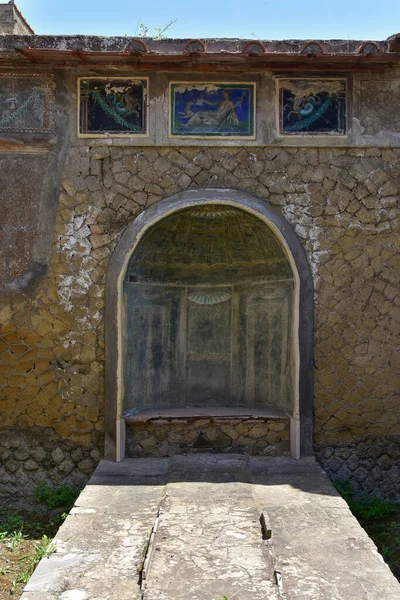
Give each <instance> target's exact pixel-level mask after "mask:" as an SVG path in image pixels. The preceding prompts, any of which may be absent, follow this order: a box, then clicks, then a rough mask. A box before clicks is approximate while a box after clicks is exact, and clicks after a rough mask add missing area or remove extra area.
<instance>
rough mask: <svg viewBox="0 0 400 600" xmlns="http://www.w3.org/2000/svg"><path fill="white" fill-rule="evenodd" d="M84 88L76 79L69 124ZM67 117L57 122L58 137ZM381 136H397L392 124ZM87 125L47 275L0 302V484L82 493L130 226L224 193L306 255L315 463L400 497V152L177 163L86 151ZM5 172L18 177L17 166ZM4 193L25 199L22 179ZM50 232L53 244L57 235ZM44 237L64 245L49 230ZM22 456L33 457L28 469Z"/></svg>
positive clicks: (299, 151)
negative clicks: (271, 210) (175, 199)
mask: <svg viewBox="0 0 400 600" xmlns="http://www.w3.org/2000/svg"><path fill="white" fill-rule="evenodd" d="M376 81H377V82H378V83H379V82H381V84H382V86H383V87H384V86H385V85H386V83H385V82H384V81H383V80H382V81H381V79H380V78H379V77H378V78H376ZM378 83H377V85H378ZM75 84H76V81H75V78H74V77H72V76H71V85H70V88H69V94H70V96H69V108H70V111H71V112H73V108H72V107H73V106H74V105H75V104H74V103H75V101H76V96H75V95H74V94H75V92H74V91H73V90H74V89H75V87H74V86H75ZM381 84H379V85H381ZM391 85H392V84H391ZM360 86H361V79H360V80H359V81H358V83H357V89H358V90H359V89H361V88H360ZM393 86H395V84H393V85H392V87H391V89H392V88H393V89H394V87H393ZM378 87H379V86H378ZM385 89H386V88H385ZM357 93H358V92H357ZM392 96H393V94H392ZM64 99H65V94H64ZM392 104H393V102H392ZM373 110H374V109H373V107H372V105H370V104H368V105H367V104H365V103H364V104H363V111H364V113H363V114H364V117H363V118H364V122H362V123H361V124H362V126H363V127H366V131H367V133H368V134H371V135H373V134H374V133H375V132H377V134H379V131H381V130H382V127H378V126H377V125H376V121H375V117H374V113H373ZM65 112H66V111H63V110H60V112H59V114H58V117H57V119H58V121H60V118H61V117H60V115H65ZM164 117H165V115H164ZM382 119H383V117H382V118H381V121H382ZM385 119H386V120H385ZM382 122H385V124H386V125H387V126H389V125H390V116H385V118H384V119H383V121H382ZM374 123H375V124H374ZM75 125H76V123H75V122H74V121H73V122H72V124H71V129H70V142H71V143H70V148H69V151H68V154H67V159H66V164H65V168H64V170H63V173H62V188H61V193H60V194H59V198H58V210H57V217H56V224H55V228H54V231H53V244H52V252H51V256H50V262H49V267H48V270H47V273H46V275H45V277H44V278H43V279H42V280H41V281H40V282H39V283H38V285H37V288H36V290H35V291H32V292H30V293H21V292H20V291H19V292H13V291H8V292H4V293H3V294H2V304H1V307H0V323H1V327H0V398H1V401H0V410H1V436H2V440H4V439H6V440H8V441H7V443H2V444H1V451H0V459H1V461H2V462H1V464H2V466H1V468H0V483H3V484H4V485H7V486H8V487H7V489H12V488H13V486H14V488H13V489H18V488H19V487H20V485H19V481H24V482H25V481H29V482H31V484H32V485H33V484H34V482H35V481H36V480H37V478H38V477H39V476H40V477H41V476H42V475H43V473H47V474H50V475H49V476H50V477H52V478H53V479H54V480H57V478H59V477H60V476H61V474H64V475H65V476H67V475H68V476H70V477H71V481H73V480H74V478H73V477H72V475H73V474H74V473H75V474H76V477H77V478H78V479H79V477H81V475H82V476H87V475H88V473H89V471H90V469H89V463H85V464H84V465H83V466H82V464H81V463H82V460H86V459H88V457H90V460H91V461H92V467H91V468H93V467H94V464H95V462H96V460H98V457H99V456H100V453H101V452H102V451H103V445H104V442H103V429H104V425H103V417H104V328H105V323H104V289H105V277H106V270H107V267H108V264H109V260H110V256H111V254H112V251H113V249H114V247H115V244H116V242H117V241H118V240H119V238H120V236H121V234H122V232H123V230H124V228H125V226H126V225H127V224H128V223H130V222H131V221H132V220H133V219H134V218H135V217H136V216H137V215H138V214H140V212H141V211H143V210H144V209H145V208H146V207H148V206H150V205H151V204H154V203H156V202H158V201H159V200H161V199H162V198H165V197H167V196H170V195H172V194H175V193H177V192H180V191H184V190H187V189H195V188H202V187H222V188H233V189H236V190H244V191H246V192H250V193H253V194H255V195H256V196H258V197H259V198H261V199H265V200H266V201H268V202H269V203H270V204H271V205H272V206H274V207H275V208H276V209H277V210H279V211H280V212H281V213H282V214H283V216H284V217H285V218H286V219H287V220H288V221H289V222H290V223H291V224H292V225H293V227H294V229H295V231H296V233H297V235H298V236H299V238H300V239H301V240H302V242H303V244H304V248H305V250H306V253H307V257H308V260H309V263H310V265H311V268H312V273H313V278H314V286H315V346H314V353H315V373H314V377H315V398H314V411H315V418H314V441H315V444H316V449H317V456H318V457H320V459H321V461H322V462H323V464H324V465H325V466H326V467H327V468H328V470H329V472H330V473H331V474H332V476H333V477H337V478H343V477H345V476H347V475H351V476H352V477H355V478H356V479H357V477H358V479H357V481H358V482H359V487H361V488H362V487H363V486H364V488H365V489H366V490H367V491H368V490H370V489H371V481H375V482H378V483H380V484H381V486H382V489H384V490H386V492H387V493H391V494H395V495H396V494H397V496H400V491H399V490H398V488H396V489H395V488H394V487H393V486H392V485H391V484H390V482H389V483H385V481H389V480H390V481H392V479H393V477H394V475H393V474H394V473H397V471H396V470H393V469H397V467H396V464H397V462H396V461H398V453H397V450H396V451H395V450H394V448H395V447H398V445H399V442H398V440H399V439H400V422H399V421H400V417H399V412H398V406H399V386H398V380H397V379H396V374H397V373H398V372H399V367H400V364H399V362H400V361H399V356H398V351H397V349H398V347H399V337H400V336H399V334H400V294H399V288H398V283H399V266H400V265H399V262H400V260H399V256H400V255H399V245H400V237H399V220H398V219H399V217H398V202H399V190H400V175H399V173H400V169H399V167H400V149H398V148H390V147H386V148H381V147H330V148H328V147H323V146H322V145H321V144H322V142H319V143H320V147H305V146H303V147H295V146H293V147H288V146H287V147H282V146H262V145H257V146H255V145H248V146H246V147H240V146H234V145H229V146H222V145H220V146H218V147H210V146H206V145H204V144H205V142H204V141H202V142H201V143H202V146H201V147H200V146H198V145H196V146H189V145H185V146H182V147H179V146H177V145H176V143H177V141H176V140H175V141H174V143H175V146H174V147H170V146H157V147H155V146H149V145H146V146H135V145H130V144H129V143H128V140H123V141H117V140H113V141H112V144H111V143H110V144H108V142H107V140H102V141H101V142H99V141H96V143H94V142H93V144H92V143H91V140H77V139H76V134H75ZM396 126H397V125H396ZM378 130H379V131H378ZM65 134H66V131H65ZM357 135H358V134H357ZM360 135H361V134H360ZM359 139H361V138H359ZM187 143H188V141H187V140H186V144H187ZM220 143H221V142H220ZM290 143H291V144H293V143H294V142H293V139H292V140H291V141H290ZM307 143H309V144H310V143H311V142H310V141H308V142H307ZM337 143H338V142H337ZM252 144H254V142H253V143H252ZM63 151H66V147H65V148H64V150H63ZM43 156H44V155H43ZM25 159H26V162H25V164H27V163H28V162H29V160H30V159H29V158H28V157H26V155H24V156H23V158H21V157H20V158H18V160H23V161H25ZM6 160H9V164H11V165H12V164H14V163H15V164H17V162H18V161H16V159H15V155H14V154H12V153H11V154H10V157H9V158H7V159H6ZM37 160H38V161H39V162H40V161H46V159H45V158H42V156H41V157H38V158H37ZM7 164H8V163H7ZM35 164H36V163H35ZM37 164H39V163H37ZM46 164H47V163H46ZM61 164H62V161H60V162H59V166H60V165H61ZM26 168H27V169H28V171H29V168H28V167H26ZM35 169H36V167H35ZM3 172H4V171H3ZM9 172H10V173H11V171H9ZM54 173H57V170H56V169H54ZM37 178H38V175H37V173H36V171H35V172H34V171H32V178H31V179H32V185H31V187H32V199H31V201H30V200H29V199H28V198H26V200H27V202H26V206H27V211H30V212H29V215H31V216H29V219H28V218H27V214H26V212H25V213H24V219H25V220H24V228H25V229H24V230H23V231H21V247H22V246H23V247H24V248H26V251H25V250H24V253H21V256H20V259H19V260H20V263H17V258H18V252H16V253H15V257H16V258H15V261H14V262H13V263H11V262H10V261H9V262H5V263H4V264H5V268H6V272H5V273H4V276H16V275H18V274H20V273H22V271H23V270H24V269H25V268H26V266H27V264H28V262H29V260H30V255H29V248H28V245H25V246H24V245H23V244H24V242H23V236H29V235H33V234H34V232H36V231H37V223H36V222H35V213H36V208H35V207H36V204H35V202H36V200H35V198H36V195H37V194H38V193H39V192H37V194H36V193H35V189H36V187H37V185H38V183H37ZM14 179H15V177H14ZM7 181H8V185H9V188H8V189H11V190H12V189H13V185H14V182H13V178H12V177H9V179H8V180H7ZM7 181H6V183H7ZM16 185H17V184H16ZM39 187H40V186H39ZM3 189H4V188H3ZM10 193H11V192H10ZM52 193H53V192H52ZM6 194H7V193H6ZM25 197H26V196H25V194H24V198H25ZM5 198H6V200H7V202H8V201H9V200H10V204H9V206H10V212H7V215H6V216H7V218H8V219H10V227H13V228H18V226H19V225H18V218H17V217H18V215H17V217H16V219H15V220H14V221H12V218H11V217H12V215H13V212H12V208H13V202H12V194H11V196H10V195H9V196H7V195H6V196H5ZM55 200H56V198H54V201H55ZM7 206H8V205H7ZM45 212H46V211H45ZM36 217H37V215H36ZM28 221H30V223H28ZM7 226H8V225H7ZM40 227H41V231H42V232H43V231H44V230H45V228H46V222H43V223H41V224H40ZM29 228H31V229H29ZM47 229H48V233H51V219H50V220H49V224H48V228H47ZM14 234H15V232H13V235H14ZM2 235H10V233H9V232H8V233H4V234H2ZM40 235H42V234H40ZM14 238H15V239H16V240H18V236H17V235H16V234H15V235H14ZM14 238H13V239H14ZM15 244H16V245H15V248H17V242H15ZM5 245H6V246H7V242H5ZM7 260H8V259H7ZM6 432H9V433H7V436H6ZM146 435H147V437H151V435H149V432H147V433H146ZM233 435H234V434H233ZM4 436H6V437H4ZM388 436H389V437H388ZM146 439H147V438H146ZM10 440H14V441H12V443H11V442H10ZM227 443H228V442H227ZM7 444H8V445H7ZM17 444H18V446H19V445H23V447H24V452H22V454H18V456H19V457H20V458H18V456H17V457H16V456H15V453H16V452H17V451H18V448H17ZM45 444H46V445H45ZM396 445H397V446H396ZM37 448H42V450H38V449H37ZM57 448H60V450H61V451H62V452H63V458H62V460H60V462H59V463H57V458H56V459H55V458H54V456H53V454H52V453H53V452H54V451H55V450H56V449H57ZM360 448H361V451H360ZM376 448H379V452H380V453H379V456H375V454H376V450H375V449H376ZM92 452H93V453H94V454H93V455H92V454H91V453H92ZM360 452H361V453H362V454H363V455H362V456H361V455H360ZM43 453H45V454H43ZM58 455H59V456H61V455H60V454H59V453H58ZM58 455H57V456H58ZM38 456H43V458H42V459H40V460H39V458H38ZM352 456H355V457H356V458H357V460H356V459H354V460H353V459H352V460H350V458H351V457H352ZM357 461H358V462H357ZM377 461H378V462H379V465H378V466H379V469H380V470H379V473H378V472H377V471H376V468H377ZM34 463H35V469H32V467H33V466H34ZM10 464H11V465H12V466H11V467H10ZM15 464H17V467H16V468H15V469H14V466H15ZM57 465H58V466H57ZM60 465H64V466H60ZM351 465H353V467H354V468H353V467H352V466H351ZM36 466H37V467H38V468H37V469H36ZM70 467H71V468H70ZM360 467H361V468H362V469H363V471H360V470H358V469H359V468H360ZM13 469H14V470H13ZM69 469H70V470H69ZM357 470H358V471H357ZM357 472H358V475H356V473H357ZM360 473H361V475H360ZM365 473H367V475H366V476H365V477H364V474H365ZM74 477H75V476H74ZM368 482H369V483H368ZM385 486H386V487H385ZM389 488H390V489H389ZM396 490H397V491H396ZM386 492H385V493H386Z"/></svg>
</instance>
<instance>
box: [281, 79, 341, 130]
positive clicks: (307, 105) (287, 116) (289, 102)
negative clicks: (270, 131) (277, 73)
mask: <svg viewBox="0 0 400 600" xmlns="http://www.w3.org/2000/svg"><path fill="white" fill-rule="evenodd" d="M279 113H280V132H281V134H283V135H288V134H289V135H296V134H303V135H304V134H311V135H318V134H319V135H321V134H322V135H344V134H345V133H346V81H345V80H343V79H326V80H322V79H290V80H289V79H285V80H280V82H279Z"/></svg>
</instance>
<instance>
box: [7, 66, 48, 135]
mask: <svg viewBox="0 0 400 600" xmlns="http://www.w3.org/2000/svg"><path fill="white" fill-rule="evenodd" d="M54 96H55V84H54V80H53V78H52V77H51V75H47V76H46V74H45V73H38V74H32V73H30V74H25V73H12V74H11V73H6V74H3V73H1V74H0V133H3V132H4V133H40V134H45V133H51V130H52V129H53V126H54V123H55V118H54V115H55V106H54Z"/></svg>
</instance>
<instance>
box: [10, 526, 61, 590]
mask: <svg viewBox="0 0 400 600" xmlns="http://www.w3.org/2000/svg"><path fill="white" fill-rule="evenodd" d="M33 548H34V551H33V553H32V554H28V555H26V556H22V557H21V558H20V559H19V560H20V561H21V562H23V563H24V570H23V571H21V573H20V574H19V575H18V577H17V578H16V579H15V580H14V582H13V588H15V587H16V586H17V585H18V584H20V583H24V584H25V583H27V581H28V580H29V578H30V576H31V575H32V573H33V571H34V570H35V569H36V567H37V565H38V564H39V562H40V561H41V560H42V558H48V557H49V556H51V555H52V554H53V553H54V552H56V546H55V545H54V544H53V542H52V541H51V540H50V539H49V538H48V537H47V535H44V536H43V537H42V539H41V540H39V541H38V542H35V543H34V544H33Z"/></svg>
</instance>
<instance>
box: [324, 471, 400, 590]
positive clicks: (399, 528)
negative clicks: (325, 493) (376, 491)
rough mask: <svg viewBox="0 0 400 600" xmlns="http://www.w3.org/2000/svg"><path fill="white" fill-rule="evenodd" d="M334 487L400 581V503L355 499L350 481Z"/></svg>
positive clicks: (363, 498)
mask: <svg viewBox="0 0 400 600" xmlns="http://www.w3.org/2000/svg"><path fill="white" fill-rule="evenodd" d="M334 484H335V487H336V489H337V491H338V492H339V494H340V495H341V496H343V498H344V499H345V500H346V502H347V504H348V505H349V508H350V510H351V512H352V513H353V515H354V516H355V517H356V519H357V520H358V521H359V523H360V524H361V525H362V527H363V528H364V529H365V531H366V532H367V533H368V535H369V536H370V538H371V539H372V540H373V541H374V542H375V544H376V546H377V548H378V550H379V552H380V553H381V555H382V556H383V558H384V560H385V562H386V563H387V564H388V565H389V567H390V569H391V570H392V572H393V574H394V575H395V576H396V577H397V579H398V580H399V581H400V503H399V502H392V501H390V500H382V498H379V497H378V496H361V497H360V498H354V492H353V488H352V486H351V483H350V481H348V480H346V481H335V482H334Z"/></svg>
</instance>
